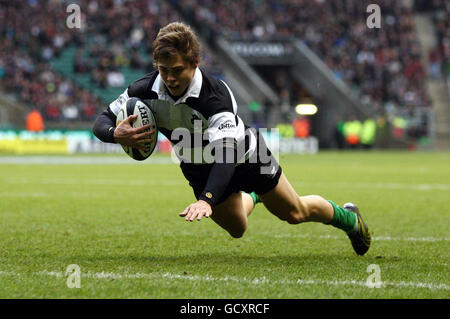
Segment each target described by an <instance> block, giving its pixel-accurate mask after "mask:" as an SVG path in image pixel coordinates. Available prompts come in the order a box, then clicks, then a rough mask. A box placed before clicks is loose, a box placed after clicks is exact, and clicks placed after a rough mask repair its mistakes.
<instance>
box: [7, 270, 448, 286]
mask: <svg viewBox="0 0 450 319" xmlns="http://www.w3.org/2000/svg"><path fill="white" fill-rule="evenodd" d="M1 275H4V276H21V275H22V274H19V273H15V272H11V271H0V276H1ZM34 275H44V276H52V277H58V278H62V277H66V275H65V274H64V273H63V272H58V271H47V270H42V271H39V272H35V273H34ZM81 277H85V278H94V279H161V278H164V279H169V280H187V281H219V282H227V281H230V282H237V283H242V282H245V283H249V284H254V285H264V284H267V285H300V286H302V285H313V286H317V285H325V286H361V287H367V283H366V282H364V281H357V280H322V279H298V280H288V279H282V280H270V279H267V278H266V277H260V278H253V279H251V278H246V277H233V276H225V277H214V276H210V275H205V276H199V275H179V274H172V273H135V274H130V273H112V272H96V273H91V272H87V273H83V272H81ZM405 287H407V288H425V289H431V290H450V286H449V285H446V284H435V283H424V282H405V281H400V282H389V281H386V282H382V285H381V288H405Z"/></svg>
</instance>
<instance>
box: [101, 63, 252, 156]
mask: <svg viewBox="0 0 450 319" xmlns="http://www.w3.org/2000/svg"><path fill="white" fill-rule="evenodd" d="M130 97H137V98H139V99H141V100H143V101H144V102H145V103H146V104H147V105H149V107H150V108H151V110H152V111H153V113H154V116H155V118H156V124H157V126H158V130H159V131H160V132H161V133H162V134H163V135H165V136H166V137H167V138H168V139H169V140H170V141H171V143H172V146H173V147H174V150H175V154H177V156H178V158H179V159H180V160H181V161H184V162H193V163H196V164H198V163H211V162H212V161H211V159H210V158H206V157H204V155H202V158H201V159H200V161H201V162H199V158H198V155H199V154H210V153H211V152H208V151H205V148H208V147H209V148H211V146H212V145H214V143H216V142H218V141H228V142H227V143H234V144H235V145H234V146H235V147H236V148H237V149H239V150H241V152H238V158H237V162H238V163H242V162H243V161H244V160H245V159H248V158H249V157H250V156H251V155H252V154H253V152H254V151H255V149H256V137H255V135H254V133H253V132H252V130H250V129H248V127H246V126H245V125H244V123H243V121H242V120H241V118H240V117H239V116H238V115H237V104H236V100H235V98H234V96H233V93H232V92H231V90H230V88H229V87H228V85H227V84H226V83H225V82H224V81H222V80H219V79H216V78H214V77H212V76H210V75H208V74H206V73H205V72H204V71H202V70H200V69H199V68H197V69H196V70H195V73H194V77H193V79H192V81H191V83H190V85H189V87H188V88H187V90H186V92H185V94H184V95H183V96H181V97H179V98H178V100H176V101H175V100H174V99H173V98H172V97H171V96H170V95H169V94H168V92H167V89H166V87H165V86H164V83H163V81H162V78H161V76H160V75H159V72H158V71H154V72H151V73H149V74H147V75H145V76H144V77H142V78H141V79H139V80H137V81H135V82H134V83H132V84H131V85H130V86H129V87H128V88H127V89H126V90H125V91H124V92H123V93H122V94H121V95H120V96H119V97H118V98H117V99H116V100H115V101H113V102H112V103H111V104H110V105H109V106H108V110H107V113H109V115H113V116H114V117H115V116H117V114H118V112H119V110H120V107H121V105H122V104H123V103H125V102H126V101H127V99H128V98H130ZM114 123H115V119H114ZM187 137H189V138H187ZM181 147H182V151H179V149H180V148H181ZM196 149H197V150H196ZM195 154H196V155H195Z"/></svg>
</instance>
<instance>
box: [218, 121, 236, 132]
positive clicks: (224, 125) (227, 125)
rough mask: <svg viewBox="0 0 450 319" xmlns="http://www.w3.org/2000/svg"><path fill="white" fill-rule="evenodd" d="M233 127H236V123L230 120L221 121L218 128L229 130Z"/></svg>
mask: <svg viewBox="0 0 450 319" xmlns="http://www.w3.org/2000/svg"><path fill="white" fill-rule="evenodd" d="M233 128H236V125H234V124H233V122H231V121H230V120H228V121H226V122H225V123H222V124H220V125H219V127H218V129H219V130H221V131H222V130H231V129H233Z"/></svg>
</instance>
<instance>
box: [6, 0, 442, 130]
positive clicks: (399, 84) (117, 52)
mask: <svg viewBox="0 0 450 319" xmlns="http://www.w3.org/2000/svg"><path fill="white" fill-rule="evenodd" d="M73 2H74V3H77V4H78V5H79V7H80V8H81V13H82V28H81V29H71V28H68V27H67V25H66V20H67V16H68V14H69V13H68V12H67V11H66V8H67V6H68V5H69V4H70V3H73ZM401 2H402V1H389V0H380V1H377V4H378V5H379V6H380V7H381V8H382V28H380V29H379V30H378V32H369V31H370V29H369V28H367V26H366V18H367V12H366V6H367V3H366V1H360V0H335V1H326V0H239V1H238V0H224V1H213V0H170V1H162V0H135V1H126V0H101V1H100V0H80V1H59V0H57V1H53V0H24V1H3V0H2V1H0V21H1V22H0V91H3V92H7V93H11V92H12V93H13V94H14V95H16V96H17V97H18V99H19V100H20V101H21V102H23V104H24V105H27V106H29V107H30V108H31V109H36V110H38V111H39V112H40V113H41V114H42V115H43V117H44V119H45V120H46V121H92V120H93V119H94V118H95V116H96V114H97V113H98V112H99V111H100V110H102V109H103V108H104V107H105V106H106V105H107V104H108V103H109V102H110V101H111V100H112V96H113V94H109V95H108V94H106V93H104V92H109V91H108V90H109V89H110V88H118V87H120V88H123V87H124V86H125V87H126V85H128V84H129V82H131V81H130V79H132V78H133V76H134V77H135V78H137V77H138V76H137V74H138V73H137V72H135V73H133V70H139V72H141V73H139V74H141V75H142V74H145V73H147V72H149V71H151V70H152V68H153V66H152V59H151V55H152V54H151V52H152V40H153V39H154V37H155V36H156V34H157V32H158V30H159V29H160V28H161V27H162V26H164V25H166V24H167V23H169V22H172V21H179V20H187V22H188V23H190V24H191V25H193V26H194V27H197V31H198V33H199V34H200V35H201V36H202V39H203V40H204V41H205V42H204V43H203V44H204V45H203V48H204V52H203V56H202V63H201V66H202V67H203V68H205V69H207V70H208V71H210V72H211V73H213V75H215V76H217V77H223V68H222V65H221V61H220V59H218V58H217V57H216V56H215V55H214V53H213V52H214V50H210V49H209V48H213V47H214V41H215V40H216V39H217V37H219V36H223V37H225V38H226V39H228V40H230V41H236V40H251V41H254V40H270V39H274V38H275V39H283V38H297V39H300V40H301V41H303V42H304V43H305V44H307V45H308V46H309V47H310V48H311V49H312V51H313V52H315V53H316V54H317V55H318V56H319V57H320V58H321V59H322V60H323V61H324V62H325V63H326V65H327V66H328V67H329V68H330V69H331V70H332V71H333V73H334V75H335V76H336V77H337V78H339V79H341V80H343V81H344V82H345V83H346V84H347V86H348V87H349V88H350V89H351V90H353V91H354V92H355V93H356V94H357V95H358V96H359V98H360V99H361V100H362V101H363V102H367V103H370V104H371V105H372V106H373V107H374V108H376V109H377V110H380V111H385V110H386V109H390V108H408V107H414V106H421V107H422V106H425V107H431V106H432V103H431V100H430V96H429V94H428V92H427V89H426V85H425V79H426V78H427V77H430V78H432V79H436V80H437V79H442V78H448V79H450V64H449V57H450V19H449V12H450V3H449V2H448V1H445V0H429V1H423V0H416V1H415V2H414V5H413V6H410V7H409V8H406V7H405V6H402V5H401ZM419 11H420V12H427V13H429V14H430V15H432V17H433V23H434V26H435V28H434V29H435V30H436V37H437V39H438V42H437V45H436V46H435V48H434V49H433V50H432V51H431V52H430V54H429V56H427V57H423V56H421V52H420V46H419V43H418V37H417V34H416V31H415V28H414V22H413V15H414V13H415V12H419ZM70 50H72V51H71V52H72V53H71V54H70V55H68V54H67V52H69V51H70ZM65 56H69V57H70V61H69V62H70V65H69V66H68V67H69V68H70V69H69V70H67V72H66V73H64V72H61V70H60V69H58V66H57V65H56V64H54V63H53V61H56V60H58V58H61V57H65ZM424 59H427V60H426V62H427V63H426V64H427V65H428V66H427V67H426V65H425V64H424V62H423V61H424ZM66 62H67V61H66ZM66 68H67V66H66ZM130 70H131V71H130ZM69 73H70V74H76V75H77V74H78V75H79V77H80V79H81V78H82V79H83V81H81V82H77V81H73V78H71V77H70V76H67V74H69ZM135 78H134V79H135ZM269 82H270V85H271V86H272V87H273V88H274V90H275V91H276V92H277V94H278V95H279V97H280V100H281V101H283V100H285V101H286V104H287V105H288V106H289V107H294V106H295V104H296V99H297V95H296V94H295V93H296V92H297V91H298V88H296V87H295V86H292V87H290V89H289V90H286V88H289V85H287V82H289V78H287V77H286V76H285V75H284V74H283V72H275V73H274V76H273V77H272V78H271V79H270V80H269ZM80 83H81V84H80ZM111 92H112V91H111Z"/></svg>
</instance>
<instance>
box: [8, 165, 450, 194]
mask: <svg viewBox="0 0 450 319" xmlns="http://www.w3.org/2000/svg"><path fill="white" fill-rule="evenodd" d="M0 158H1V157H0ZM0 164H1V161H0ZM149 164H152V163H149ZM159 164H167V163H165V162H163V161H161V162H160V163H159ZM3 180H4V181H5V182H7V183H11V184H29V183H31V182H33V183H39V184H62V185H79V184H90V185H92V184H94V185H112V184H120V185H161V183H163V184H164V185H169V186H175V185H186V182H184V181H181V180H172V181H170V180H166V181H164V182H160V181H152V180H132V181H126V180H123V181H117V180H115V179H96V180H92V181H86V180H83V179H77V178H41V179H29V178H14V179H13V178H5V179H3ZM291 184H292V185H293V186H301V187H308V186H319V187H320V186H327V187H330V186H333V187H350V188H380V189H408V190H416V191H433V190H442V191H448V190H450V184H415V185H414V184H413V185H411V184H406V183H343V182H313V183H305V182H292V183H291Z"/></svg>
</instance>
